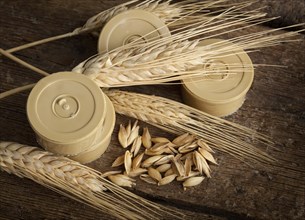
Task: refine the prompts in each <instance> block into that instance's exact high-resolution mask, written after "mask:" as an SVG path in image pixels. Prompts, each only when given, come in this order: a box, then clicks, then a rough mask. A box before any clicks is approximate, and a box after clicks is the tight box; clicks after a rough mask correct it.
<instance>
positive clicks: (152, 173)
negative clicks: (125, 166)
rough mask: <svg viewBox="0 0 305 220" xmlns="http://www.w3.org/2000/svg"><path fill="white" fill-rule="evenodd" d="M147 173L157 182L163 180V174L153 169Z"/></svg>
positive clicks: (149, 169) (150, 168)
mask: <svg viewBox="0 0 305 220" xmlns="http://www.w3.org/2000/svg"><path fill="white" fill-rule="evenodd" d="M147 172H148V175H149V176H150V177H151V178H153V179H155V180H157V181H160V180H161V179H162V176H161V173H160V172H159V171H158V170H156V169H155V168H153V167H149V168H148V170H147Z"/></svg>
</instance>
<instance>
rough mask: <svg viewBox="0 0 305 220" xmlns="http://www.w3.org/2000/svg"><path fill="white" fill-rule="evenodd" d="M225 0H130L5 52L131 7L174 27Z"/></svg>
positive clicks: (88, 26) (88, 27)
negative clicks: (151, 14)
mask: <svg viewBox="0 0 305 220" xmlns="http://www.w3.org/2000/svg"><path fill="white" fill-rule="evenodd" d="M226 1H228V0H218V1H213V0H209V1H203V2H196V1H190V0H184V1H181V2H179V3H172V1H171V0H166V1H160V0H146V1H140V0H131V1H128V2H126V3H123V4H120V5H118V6H115V7H112V8H110V9H108V10H105V11H102V12H100V13H98V14H96V15H94V16H93V17H91V18H89V19H88V20H87V21H86V23H85V24H84V25H83V26H81V27H78V28H76V29H74V30H73V31H72V32H69V33H65V34H61V35H58V36H53V37H49V38H46V39H42V40H38V41H35V42H31V43H28V44H24V45H21V46H18V47H15V48H11V49H8V50H7V52H9V53H13V52H16V51H20V50H23V49H26V48H30V47H33V46H37V45H40V44H44V43H48V42H51V41H55V40H59V39H63V38H67V37H72V36H76V35H79V34H84V33H88V32H92V31H96V30H100V29H101V28H102V27H103V26H104V25H105V23H107V22H108V21H109V20H110V19H111V18H112V17H114V16H115V15H117V14H119V13H122V12H124V11H127V10H131V9H142V10H146V11H149V12H152V13H154V14H155V15H156V16H158V17H159V18H160V19H161V20H163V21H164V22H165V23H167V24H168V25H169V26H172V27H174V26H178V25H182V24H186V23H192V21H198V20H199V18H200V17H201V16H192V17H189V18H188V19H187V20H186V21H184V22H180V23H175V22H173V21H174V20H175V19H177V18H179V17H183V16H185V15H186V14H193V13H195V12H199V11H205V9H206V8H208V9H213V8H220V7H223V6H224V5H222V3H224V2H226ZM234 5H235V6H236V5H239V4H238V3H237V4H234Z"/></svg>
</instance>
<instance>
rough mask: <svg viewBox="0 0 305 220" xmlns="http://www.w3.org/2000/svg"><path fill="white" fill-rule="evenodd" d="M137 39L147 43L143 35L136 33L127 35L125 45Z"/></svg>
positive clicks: (139, 41)
mask: <svg viewBox="0 0 305 220" xmlns="http://www.w3.org/2000/svg"><path fill="white" fill-rule="evenodd" d="M135 41H136V42H137V43H147V42H146V40H145V38H144V37H142V36H141V35H138V34H134V35H131V36H127V37H126V39H125V40H124V45H126V44H130V43H132V42H135Z"/></svg>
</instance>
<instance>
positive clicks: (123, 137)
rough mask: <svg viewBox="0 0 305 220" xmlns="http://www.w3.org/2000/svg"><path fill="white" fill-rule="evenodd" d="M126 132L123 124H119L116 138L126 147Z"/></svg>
mask: <svg viewBox="0 0 305 220" xmlns="http://www.w3.org/2000/svg"><path fill="white" fill-rule="evenodd" d="M128 136H129V135H128V134H127V132H126V129H125V127H124V126H123V125H120V130H119V134H118V139H119V142H120V144H121V146H122V147H123V148H126V147H127V146H128V144H127V139H128Z"/></svg>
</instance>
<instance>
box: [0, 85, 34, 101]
mask: <svg viewBox="0 0 305 220" xmlns="http://www.w3.org/2000/svg"><path fill="white" fill-rule="evenodd" d="M35 85H36V83H33V84H29V85H25V86H21V87H17V88H15V89H11V90H8V91H5V92H3V93H0V99H3V98H6V97H8V96H11V95H14V94H17V93H19V92H23V91H26V90H29V89H32V88H33V87H34V86H35Z"/></svg>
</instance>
